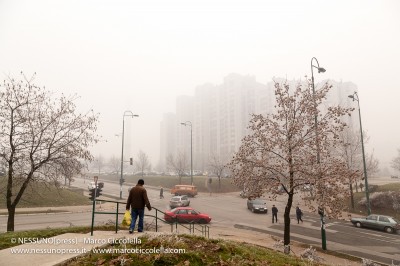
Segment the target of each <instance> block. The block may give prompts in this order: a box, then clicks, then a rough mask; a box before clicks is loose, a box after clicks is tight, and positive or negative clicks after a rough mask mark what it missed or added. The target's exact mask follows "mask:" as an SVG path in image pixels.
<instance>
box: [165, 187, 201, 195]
mask: <svg viewBox="0 0 400 266" xmlns="http://www.w3.org/2000/svg"><path fill="white" fill-rule="evenodd" d="M171 194H173V195H175V196H180V195H187V196H189V197H194V196H196V195H197V188H196V186H191V185H175V186H174V187H173V188H172V189H171Z"/></svg>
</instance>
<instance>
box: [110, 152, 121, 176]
mask: <svg viewBox="0 0 400 266" xmlns="http://www.w3.org/2000/svg"><path fill="white" fill-rule="evenodd" d="M108 166H110V167H111V169H112V171H113V172H115V173H116V174H117V175H118V173H119V171H120V170H121V159H120V158H117V157H115V156H112V157H111V158H110V159H109V160H108Z"/></svg>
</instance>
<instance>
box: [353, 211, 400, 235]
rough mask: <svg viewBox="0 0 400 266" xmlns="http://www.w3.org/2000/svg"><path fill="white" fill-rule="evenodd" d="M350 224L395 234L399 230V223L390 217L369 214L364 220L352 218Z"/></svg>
mask: <svg viewBox="0 0 400 266" xmlns="http://www.w3.org/2000/svg"><path fill="white" fill-rule="evenodd" d="M351 222H352V223H353V224H354V225H355V226H357V227H367V228H372V229H378V230H383V231H385V232H387V233H396V232H397V230H400V222H399V221H398V220H397V219H396V218H394V217H391V216H386V215H379V214H371V215H369V216H367V217H365V218H352V219H351Z"/></svg>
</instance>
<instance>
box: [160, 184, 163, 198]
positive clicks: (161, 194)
mask: <svg viewBox="0 0 400 266" xmlns="http://www.w3.org/2000/svg"><path fill="white" fill-rule="evenodd" d="M163 198H164V189H163V187H161V188H160V199H163Z"/></svg>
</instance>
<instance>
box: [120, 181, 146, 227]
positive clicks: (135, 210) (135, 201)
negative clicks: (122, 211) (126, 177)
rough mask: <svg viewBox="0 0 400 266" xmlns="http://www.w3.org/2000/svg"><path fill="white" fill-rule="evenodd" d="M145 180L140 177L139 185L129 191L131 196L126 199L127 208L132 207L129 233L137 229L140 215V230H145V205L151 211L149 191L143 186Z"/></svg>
mask: <svg viewBox="0 0 400 266" xmlns="http://www.w3.org/2000/svg"><path fill="white" fill-rule="evenodd" d="M143 185H144V180H143V179H139V180H138V182H137V185H136V186H135V187H133V188H132V189H131V190H130V191H129V197H128V200H127V201H126V210H129V209H131V216H132V222H131V225H130V227H129V234H132V233H133V230H134V229H135V224H136V219H137V217H139V222H138V232H143V218H144V207H145V206H146V207H147V209H148V210H149V211H151V205H150V202H149V199H148V197H147V191H146V189H145V188H144V187H143Z"/></svg>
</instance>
